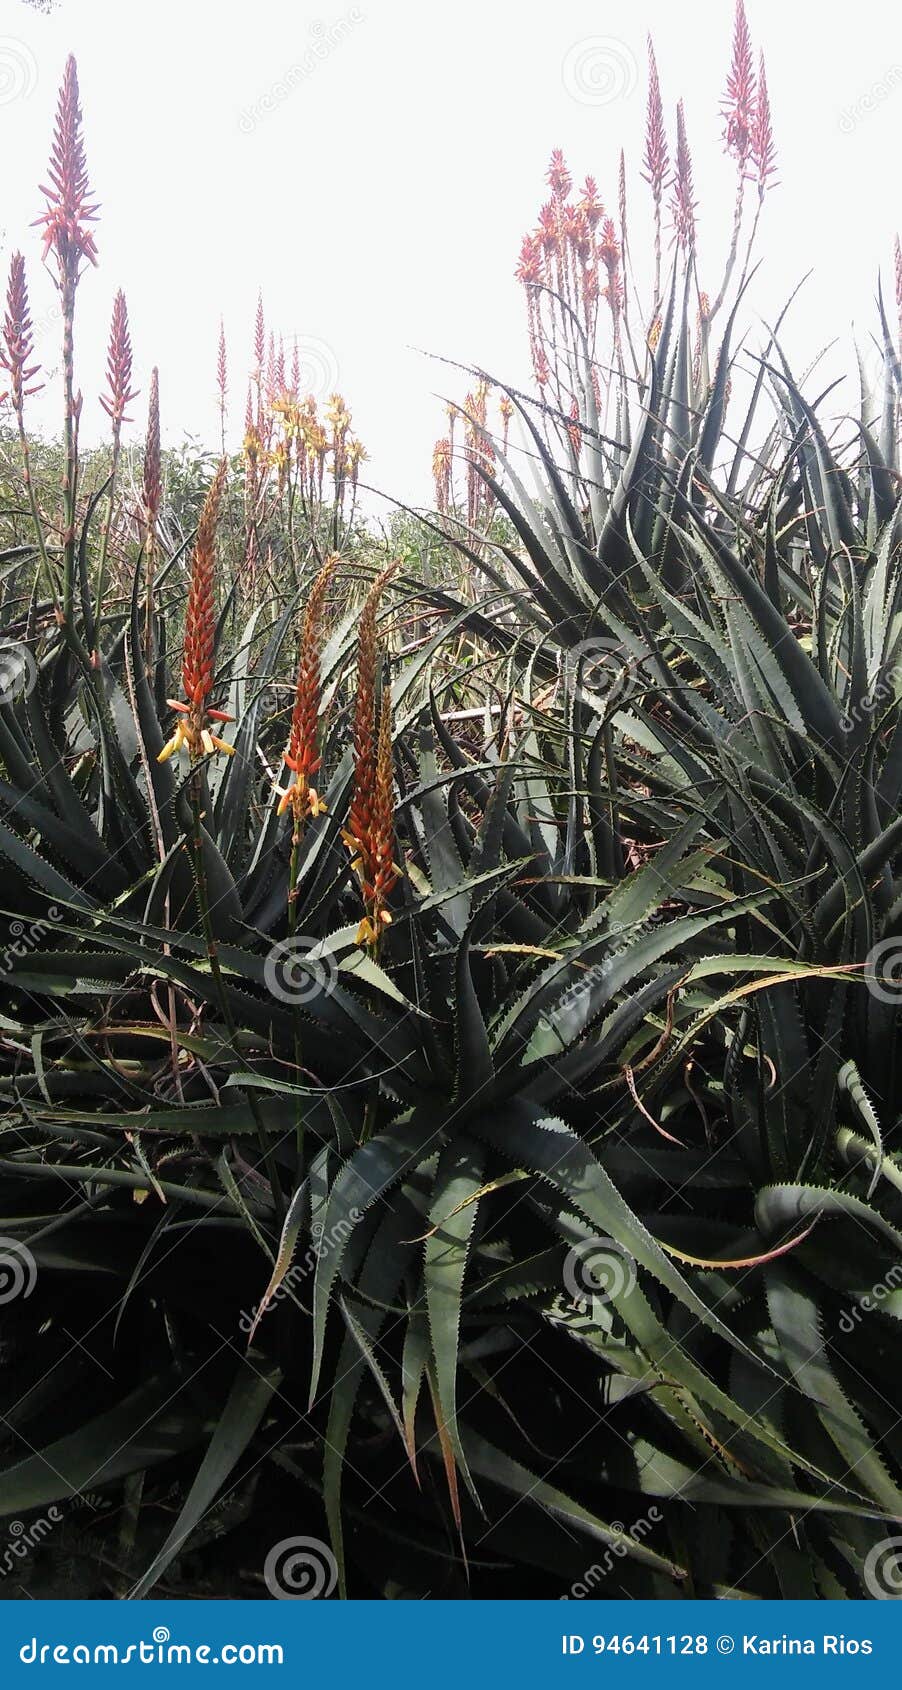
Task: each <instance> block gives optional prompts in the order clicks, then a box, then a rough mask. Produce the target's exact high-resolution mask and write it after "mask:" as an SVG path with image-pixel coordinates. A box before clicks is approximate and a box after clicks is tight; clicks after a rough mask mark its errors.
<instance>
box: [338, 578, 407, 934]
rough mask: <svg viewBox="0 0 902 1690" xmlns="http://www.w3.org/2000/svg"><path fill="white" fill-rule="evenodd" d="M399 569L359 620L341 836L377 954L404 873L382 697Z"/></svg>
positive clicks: (364, 929) (375, 589) (378, 584)
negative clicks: (350, 767) (387, 610)
mask: <svg viewBox="0 0 902 1690" xmlns="http://www.w3.org/2000/svg"><path fill="white" fill-rule="evenodd" d="M397 568H398V564H397V563H390V564H389V565H388V568H387V569H383V571H382V573H381V575H378V576H377V577H376V580H375V581H374V583H373V586H372V588H371V590H370V594H369V597H368V598H367V601H366V603H365V605H364V607H363V611H362V613H361V617H360V632H359V634H358V642H357V706H356V711H355V717H354V790H353V795H352V798H351V807H350V811H349V813H348V825H347V827H346V828H345V829H344V831H343V833H342V838H343V840H344V842H345V844H346V845H347V847H348V849H349V851H350V852H351V867H352V868H353V870H354V872H355V874H356V875H357V879H358V881H359V883H360V893H361V897H362V899H363V910H364V913H363V919H362V921H361V923H360V926H359V927H358V929H357V944H358V945H363V946H365V947H366V948H367V949H368V950H370V951H373V952H375V951H377V950H378V948H379V943H380V940H381V938H382V934H383V932H384V929H385V928H386V927H387V926H388V925H389V923H390V922H391V913H390V911H389V909H388V907H387V904H388V898H389V895H390V893H391V891H392V889H393V887H394V886H395V885H396V883H397V880H398V876H399V874H400V873H401V870H400V869H399V868H398V866H397V864H396V863H395V861H394V843H395V836H394V771H393V767H392V727H391V695H390V693H389V691H388V689H387V688H383V690H382V694H381V697H377V678H378V673H379V661H380V657H381V646H380V641H379V637H378V630H377V625H376V621H377V616H378V611H379V602H380V600H381V598H382V594H383V592H384V590H385V587H386V585H387V584H388V582H389V581H390V580H391V577H392V576H393V575H394V573H395V571H396V570H397Z"/></svg>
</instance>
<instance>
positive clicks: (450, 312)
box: [0, 0, 902, 499]
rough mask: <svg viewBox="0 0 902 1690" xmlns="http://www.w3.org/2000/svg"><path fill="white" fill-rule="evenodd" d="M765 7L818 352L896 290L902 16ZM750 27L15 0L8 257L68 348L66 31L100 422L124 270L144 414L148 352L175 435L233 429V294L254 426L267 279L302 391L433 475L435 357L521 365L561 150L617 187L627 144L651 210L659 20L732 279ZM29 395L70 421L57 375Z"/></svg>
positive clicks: (7, 140)
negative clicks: (726, 144) (649, 95)
mask: <svg viewBox="0 0 902 1690" xmlns="http://www.w3.org/2000/svg"><path fill="white" fill-rule="evenodd" d="M46 8H49V9H46ZM748 16H749V22H750V26H751V30H752V35H753V40H754V43H755V47H756V50H757V48H758V47H759V46H761V47H763V48H764V51H765V55H766V59H767V65H768V79H769V83H770V91H771V99H772V105H773V111H774V129H775V139H776V144H777V151H778V160H779V186H778V187H777V188H776V189H775V190H774V191H773V193H772V194H771V195H770V196H769V200H768V204H767V210H766V216H765V219H764V224H763V229H762V238H761V241H760V245H759V254H760V256H761V257H762V259H763V261H764V262H763V266H762V271H761V273H760V276H759V278H758V279H757V280H756V284H755V292H754V301H753V304H754V308H755V310H756V312H758V313H760V314H761V315H762V316H767V315H769V314H770V313H772V312H774V311H775V310H776V308H777V306H778V304H779V303H780V302H782V300H783V298H784V297H785V296H786V294H788V292H789V291H790V290H791V288H792V286H793V285H794V284H795V282H797V281H798V280H799V278H800V277H801V275H802V274H803V273H804V272H805V271H807V270H808V269H809V268H812V267H813V270H814V274H813V276H812V278H811V280H810V281H809V282H808V283H807V285H806V288H805V290H804V294H803V297H802V300H801V301H800V303H799V304H798V305H797V306H796V308H795V311H794V314H793V316H792V318H791V319H790V323H789V325H788V327H787V330H786V333H785V345H786V349H787V351H788V353H789V355H790V358H791V360H792V362H793V363H794V364H795V365H796V367H797V368H799V369H801V367H802V366H803V365H804V363H805V362H806V360H807V359H808V357H810V356H811V355H812V353H813V352H814V351H816V350H817V348H818V346H819V345H820V344H821V343H822V342H824V341H827V340H830V339H832V338H834V337H836V336H840V337H846V340H847V343H849V344H850V343H851V335H852V329H853V325H854V326H855V328H856V330H857V331H858V332H859V334H860V335H861V337H862V338H864V337H865V336H866V333H867V330H868V328H869V327H870V326H871V324H872V323H873V320H874V315H873V299H874V294H875V289H876V280H877V273H878V268H880V267H882V270H883V274H884V279H885V283H886V288H887V292H888V293H889V295H890V296H891V295H892V276H891V264H892V241H893V236H894V234H895V231H896V229H897V227H898V226H899V223H900V206H899V186H898V181H899V176H898V157H899V144H898V143H899V136H900V129H902V23H900V14H899V12H898V11H896V9H895V8H894V7H890V6H888V5H887V4H886V0H857V4H856V5H855V6H854V7H845V8H843V10H842V13H840V12H839V11H838V10H837V11H836V13H835V14H832V13H831V12H830V11H828V10H827V9H825V8H824V7H822V6H820V5H815V4H811V3H809V0H805V3H798V0H796V3H794V4H787V3H786V0H748ZM731 26H732V0H707V3H705V0H701V3H700V0H691V4H687V5H683V6H675V5H674V4H673V0H640V3H639V4H638V5H633V6H631V7H629V8H626V7H623V6H617V7H614V6H610V5H602V4H598V3H597V0H596V3H594V4H593V3H589V0H555V5H554V7H551V6H549V5H547V4H545V3H541V4H535V3H529V0H516V3H514V0H455V4H454V5H453V6H448V5H441V6H439V5H430V4H428V3H427V4H424V0H361V4H360V5H359V6H357V5H347V4H345V0H320V3H319V4H317V5H316V6H315V7H310V6H308V5H307V4H306V0H251V3H250V4H246V5H243V6H241V7H237V6H223V5H220V4H216V3H214V0H153V3H152V4H150V5H147V6H138V5H136V4H134V0H132V3H131V4H128V3H126V0H117V3H114V4H111V3H109V0H57V3H56V4H55V5H54V4H52V0H35V3H31V4H29V3H27V0H0V146H2V157H3V163H4V168H3V189H2V193H3V200H2V207H0V228H2V231H3V265H4V271H5V268H6V265H7V264H8V258H9V253H10V251H11V250H12V249H13V248H14V247H15V246H17V245H21V246H22V247H23V250H24V251H25V254H26V259H27V261H28V265H29V275H30V281H31V288H32V302H33V315H34V317H35V319H36V321H37V323H38V325H39V327H40V329H41V334H40V353H41V356H42V358H43V360H44V361H45V362H46V363H47V364H49V365H50V366H54V365H56V364H58V359H59V354H58V345H57V342H58V323H57V322H56V320H55V313H54V298H55V296H54V292H53V288H52V285H51V282H50V280H49V278H48V277H47V276H46V275H44V274H43V273H42V272H41V270H40V268H39V264H38V242H37V238H36V234H37V232H36V231H35V230H33V229H31V228H29V224H30V223H31V222H32V220H33V219H34V218H35V217H36V216H37V215H38V213H39V211H40V209H41V204H40V199H39V195H38V183H39V182H40V181H41V180H43V179H44V171H45V165H46V160H47V155H48V149H49V137H50V132H51V126H52V119H53V112H54V108H55V103H56V93H57V86H58V83H59V80H60V76H61V73H62V69H63V65H64V61H65V56H66V53H67V52H68V51H70V50H71V51H73V52H75V54H76V56H77V59H78V66H79V75H80V80H81V86H82V102H83V108H84V117H85V134H86V144H87V154H88V164H89V168H90V173H91V178H92V182H93V184H94V186H95V190H96V194H97V197H98V199H99V200H100V201H101V204H102V212H101V221H100V224H99V227H98V234H97V243H98V249H99V252H100V265H99V268H98V270H97V272H96V273H92V274H91V275H89V276H88V277H86V278H85V281H84V283H83V285H82V288H81V290H80V295H79V315H80V325H79V328H78V340H77V358H78V379H79V381H80V384H81V386H82V389H83V391H84V395H85V423H84V429H85V434H86V435H87V436H93V437H95V438H96V437H97V436H98V435H99V433H100V429H101V425H102V420H103V419H102V413H101V412H100V410H99V407H98V406H97V403H96V395H97V393H98V392H99V391H100V388H101V385H102V368H103V361H104V350H105V342H106V334H107V326H108V321H109V312H110V308H111V304H112V299H113V295H114V293H115V290H116V288H117V287H119V286H120V285H121V286H122V287H123V288H124V289H125V292H126V295H127V298H128V305H129V313H130V317H131V323H132V335H133V341H134V346H135V361H136V372H137V374H138V378H139V385H140V387H141V389H142V395H141V398H140V399H139V400H138V401H137V404H136V407H135V408H134V415H135V419H136V420H135V423H134V424H133V425H132V430H131V433H132V435H133V436H135V437H138V436H140V433H141V432H142V431H143V409H144V404H145V401H146V393H147V380H148V374H149V370H150V367H151V365H152V364H153V363H158V364H159V366H160V385H161V403H162V413H163V427H164V436H165V439H166V440H167V442H168V443H171V444H177V443H178V442H179V441H180V440H181V439H182V438H183V437H184V436H185V435H194V436H197V437H199V438H200V439H201V440H202V441H204V442H206V443H207V444H210V445H213V444H214V443H215V441H216V439H217V435H218V424H217V417H216V406H215V359H216V343H217V336H218V328H219V317H220V313H221V314H222V315H223V317H224V319H225V325H226V333H227V337H228V347H229V360H230V382H231V404H232V421H233V424H234V442H235V444H237V442H238V440H239V439H240V430H241V421H242V419H243V413H244V392H245V387H246V382H247V374H248V370H249V367H250V362H251V356H250V346H251V331H252V322H253V313H254V305H255V300H256V295H257V289H258V287H262V289H263V294H264V301H265V307H266V313H267V319H268V321H269V322H270V323H271V324H272V325H273V326H274V327H275V328H276V329H280V330H282V331H283V332H284V334H285V336H286V338H287V340H288V341H289V342H290V341H291V339H292V338H293V337H294V336H295V335H296V336H297V337H298V340H299V343H300V346H301V352H302V358H303V363H304V368H305V371H306V372H307V377H308V380H307V385H309V386H312V387H314V388H317V389H318V390H319V391H320V392H321V393H323V394H324V393H326V392H327V391H328V390H329V389H330V388H331V387H333V386H336V385H337V386H338V387H339V388H340V389H341V391H342V392H343V393H344V395H345V398H346V400H347V402H348V404H349V405H350V408H351V410H352V412H353V416H354V422H355V425H356V426H357V428H358V429H359V432H360V434H361V436H362V438H363V439H364V442H365V443H366V445H367V446H368V448H369V451H370V454H371V462H370V464H368V465H367V466H366V469H367V475H368V478H369V479H370V480H371V481H372V482H374V483H375V484H377V485H378V486H380V487H382V488H384V489H385V490H386V491H388V492H391V493H394V494H396V495H397V496H399V497H401V498H411V499H416V498H424V497H426V496H427V494H428V489H429V486H430V474H429V466H430V457H431V449H432V444H433V441H434V440H435V438H436V436H437V435H438V434H440V433H441V432H443V428H444V419H443V411H442V407H441V403H440V401H439V400H438V399H437V398H436V397H435V394H436V393H437V392H438V393H442V394H445V395H448V396H450V397H459V398H462V397H463V394H464V391H465V385H464V381H465V378H463V377H460V376H458V375H457V374H456V373H455V372H453V371H449V370H447V368H444V367H443V366H441V365H440V364H438V363H436V362H434V361H433V360H431V359H430V358H429V357H427V356H425V355H424V354H426V353H435V354H443V355H444V356H445V357H448V358H452V359H459V360H461V361H466V362H472V363H474V364H477V365H482V366H484V367H486V368H487V369H488V370H490V371H491V372H492V373H494V374H497V375H499V376H507V377H509V378H510V379H512V380H515V381H516V380H520V379H522V378H523V377H524V374H525V367H526V353H525V337H524V312H523V302H522V297H521V290H520V287H519V285H518V283H517V282H516V281H515V279H514V275H513V271H514V265H515V262H516V258H517V251H518V247H519V243H520V237H521V235H522V233H523V232H524V231H525V229H526V228H527V227H528V226H530V225H531V224H532V223H533V222H534V220H535V214H536V211H537V209H538V206H539V204H540V203H541V200H542V198H543V197H544V193H545V184H544V173H545V170H546V167H547V161H548V155H549V153H550V151H551V149H552V147H555V146H559V147H562V148H563V150H564V152H565V154H566V157H567V160H568V162H569V163H570V165H571V168H572V170H573V173H574V175H575V176H576V177H577V178H578V179H579V180H581V179H582V177H583V175H584V174H585V173H586V172H587V171H590V172H592V173H593V174H594V175H595V176H596V178H597V179H598V183H599V187H600V190H601V193H602V197H603V198H606V199H607V200H609V201H610V202H611V203H612V204H613V203H615V202H616V184H617V161H618V155H619V150H620V148H621V146H623V147H624V148H625V150H626V155H627V163H628V168H629V170H630V178H629V179H630V216H631V222H632V225H633V227H634V228H635V229H637V230H638V228H639V227H640V226H641V225H642V223H643V220H644V219H645V218H646V216H647V212H648V199H647V189H645V187H644V184H643V183H642V182H641V180H640V179H639V175H638V170H639V158H640V153H641V145H642V128H643V117H644V101H645V36H646V33H647V32H648V31H650V32H651V34H652V35H653V37H654V41H655V46H656V49H657V56H658V64H659V69H660V75H661V83H662V91H663V95H664V100H665V104H666V106H667V110H668V117H669V119H672V112H673V107H674V106H675V102H676V99H677V98H678V97H679V96H682V97H683V98H684V100H685V103H686V115H687V124H688V130H689V138H690V143H691V145H692V148H693V152H694V157H695V176H696V184H697V193H698V199H699V226H700V236H701V241H702V279H703V284H704V283H705V282H706V281H707V282H708V283H709V285H710V286H711V287H712V290H713V288H714V287H716V284H717V280H718V268H719V265H718V259H719V255H720V254H722V252H723V251H724V248H725V244H726V238H727V232H728V223H729V213H730V206H731V201H732V188H733V166H732V165H731V164H730V163H729V161H727V160H726V159H725V158H724V157H723V155H722V148H721V140H720V135H721V125H720V120H719V115H718V108H719V103H720V97H721V93H722V89H723V84H724V80H725V75H726V69H727V63H728V58H729V45H730V33H731ZM630 167H631V168H630ZM707 272H710V275H708V274H707ZM54 397H55V395H54ZM848 402H849V405H850V406H851V405H852V404H853V403H854V395H851V394H850V396H849V401H848ZM34 414H35V418H36V420H37V419H38V418H40V419H41V420H44V419H45V418H46V419H48V426H55V425H54V421H53V419H54V417H55V412H54V410H53V407H52V404H51V406H50V408H49V410H48V408H47V401H46V400H45V399H41V400H39V401H37V402H36V408H35V413H34Z"/></svg>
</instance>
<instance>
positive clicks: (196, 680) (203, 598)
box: [157, 458, 234, 764]
mask: <svg viewBox="0 0 902 1690" xmlns="http://www.w3.org/2000/svg"><path fill="white" fill-rule="evenodd" d="M225 478H226V460H225V458H223V459H222V461H221V462H220V465H219V468H218V469H217V471H216V474H215V476H214V477H213V480H212V482H211V483H210V487H209V490H208V492H207V496H206V498H205V500H204V504H203V509H202V511H201V513H200V521H199V522H198V525H197V539H196V541H195V545H194V557H193V560H192V566H191V586H190V589H189V592H188V608H187V610H186V612H185V648H184V653H183V657H182V686H183V688H184V692H185V696H184V698H183V699H173V698H170V699H168V700H167V703H168V704H169V706H170V709H172V710H175V711H176V713H177V721H176V724H175V732H174V733H173V735H172V738H171V739H170V740H168V741H167V743H166V744H165V745H164V747H163V749H162V751H161V752H160V754H159V756H158V758H157V762H158V763H165V762H166V761H167V760H168V758H170V757H172V756H173V755H174V754H175V753H176V752H179V751H182V750H187V752H188V755H189V757H190V759H191V762H192V764H193V763H196V762H198V761H199V760H200V758H202V757H204V756H212V755H213V753H214V751H224V752H225V753H226V755H227V756H229V757H231V756H232V754H233V751H234V747H233V746H231V745H228V744H227V743H226V741H225V740H223V739H221V738H219V737H218V735H216V734H215V733H213V732H212V729H211V723H213V722H215V723H216V724H217V725H218V724H219V723H221V722H231V721H233V720H234V718H233V717H231V716H228V715H226V713H225V711H223V710H214V709H213V708H212V707H211V705H210V697H211V695H212V692H213V659H214V647H215V642H216V593H215V582H216V529H217V525H218V522H219V509H220V505H221V503H222V495H223V490H224V487H225Z"/></svg>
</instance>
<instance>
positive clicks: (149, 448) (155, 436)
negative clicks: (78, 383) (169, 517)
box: [141, 367, 163, 674]
mask: <svg viewBox="0 0 902 1690" xmlns="http://www.w3.org/2000/svg"><path fill="white" fill-rule="evenodd" d="M162 495H163V480H162V468H161V463H160V377H159V372H158V371H157V369H156V367H154V369H153V370H151V372H150V400H149V402H148V407H147V434H146V437H145V441H144V473H143V477H142V485H141V529H142V535H141V539H142V544H143V547H144V665H145V668H146V670H147V672H148V674H150V670H151V666H152V664H153V588H154V577H155V574H156V558H157V523H158V522H159V518H160V503H161V500H162Z"/></svg>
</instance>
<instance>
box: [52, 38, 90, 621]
mask: <svg viewBox="0 0 902 1690" xmlns="http://www.w3.org/2000/svg"><path fill="white" fill-rule="evenodd" d="M47 176H48V180H47V185H46V186H42V188H41V193H42V194H43V195H44V198H45V199H46V201H47V209H46V211H45V212H44V213H43V215H42V216H41V217H40V218H38V220H37V221H38V225H39V226H40V228H41V229H42V231H43V241H44V250H43V258H44V262H45V263H47V261H48V260H50V259H52V261H53V264H54V267H55V272H56V285H57V288H58V290H59V295H60V303H61V307H62V318H63V444H64V464H63V606H62V609H63V621H64V623H65V624H66V626H67V627H69V626H71V620H72V609H73V603H74V597H75V521H76V506H77V498H78V423H79V418H80V416H81V404H82V399H81V394H80V393H76V391H75V295H76V292H77V289H78V283H79V279H80V277H81V274H82V271H83V269H84V266H85V264H86V263H88V264H96V263H97V247H96V244H95V241H94V234H93V231H92V229H91V227H90V225H91V223H93V222H94V221H95V220H96V217H97V209H98V208H97V206H96V205H95V204H93V203H91V197H90V196H91V188H90V184H89V181H88V168H87V162H86V159H85V146H84V137H83V135H82V118H81V103H80V98H79V91H78V70H77V68H76V64H75V59H74V58H73V56H72V55H71V53H70V55H69V57H68V59H67V60H66V69H65V73H64V75H63V82H62V87H61V88H60V94H59V102H58V105H57V112H56V125H55V128H54V134H53V146H52V150H51V155H50V164H49V167H48V172H47Z"/></svg>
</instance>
